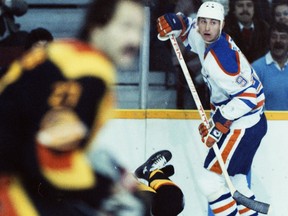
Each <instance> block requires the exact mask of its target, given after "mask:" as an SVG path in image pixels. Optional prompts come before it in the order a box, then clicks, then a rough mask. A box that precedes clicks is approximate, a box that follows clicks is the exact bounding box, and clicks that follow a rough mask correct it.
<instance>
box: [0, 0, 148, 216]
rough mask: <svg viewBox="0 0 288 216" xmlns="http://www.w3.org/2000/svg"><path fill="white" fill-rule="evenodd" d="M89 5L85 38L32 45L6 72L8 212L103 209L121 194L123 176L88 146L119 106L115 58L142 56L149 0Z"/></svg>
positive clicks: (1, 172) (1, 127) (1, 116)
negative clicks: (91, 155) (110, 172)
mask: <svg viewBox="0 0 288 216" xmlns="http://www.w3.org/2000/svg"><path fill="white" fill-rule="evenodd" d="M87 9H88V11H87V13H86V16H85V19H84V23H83V25H82V29H80V36H79V40H77V39H66V40H57V41H53V42H51V43H49V44H48V46H47V47H43V48H41V49H32V50H30V51H29V52H28V53H27V54H25V55H24V56H23V57H21V58H20V59H19V60H16V61H14V62H13V63H12V65H11V67H9V69H8V71H7V72H6V73H5V75H4V76H3V77H2V78H1V79H0V133H1V136H0V191H1V193H0V203H1V208H0V215H15V214H17V213H18V212H19V211H20V213H21V215H29V216H35V215H41V216H51V215H53V216H63V215H65V216H66V215H69V216H76V215H77V216H83V215H98V213H99V215H102V214H101V213H102V212H110V209H109V208H110V207H111V205H109V204H110V202H109V201H108V200H111V202H112V201H113V199H114V198H115V199H116V197H117V198H119V196H117V192H118V190H117V189H118V184H116V185H115V184H114V183H115V181H114V179H113V178H110V177H108V176H107V175H106V174H105V172H103V170H99V171H97V170H94V169H93V167H92V166H91V164H90V162H88V160H87V158H86V153H87V151H88V150H89V146H90V144H91V143H92V140H94V139H95V137H96V136H97V135H98V132H99V129H100V128H101V126H103V124H104V123H105V122H106V121H107V120H108V118H109V117H110V114H111V111H112V109H113V107H114V106H113V104H114V103H113V102H114V92H113V84H114V83H115V70H116V68H115V66H116V67H118V66H119V67H120V66H126V65H130V64H132V62H134V60H135V56H136V54H137V50H138V48H139V45H140V42H141V35H142V28H143V20H144V14H143V5H142V1H141V0H109V1H106V0H93V1H91V4H89V5H88V7H87ZM99 160H100V159H99ZM111 160H112V159H111ZM101 164H102V165H103V167H105V166H106V165H107V166H108V167H109V164H106V163H105V161H101ZM111 169H112V168H111ZM115 172H116V171H115ZM116 176H119V179H118V180H119V181H120V179H121V177H122V175H121V173H116ZM116 182H117V180H116ZM122 188H123V187H122ZM15 190H16V194H17V195H16V196H14V193H11V191H15ZM121 191H122V190H121ZM125 191H126V192H127V193H125V194H126V195H130V196H129V197H130V199H129V200H133V205H130V206H129V207H131V208H125V209H131V210H135V211H136V213H135V214H134V215H141V211H142V208H140V207H141V206H142V205H141V204H140V201H139V199H137V198H136V197H135V196H134V191H133V190H132V191H131V192H130V191H129V189H128V188H127V189H126V190H125ZM129 192H130V193H129ZM115 193H116V194H115ZM118 195H119V194H118ZM121 195H122V193H121V194H120V197H121ZM110 198H111V199H110ZM123 200H124V198H123ZM125 200H126V199H125ZM106 201H107V202H106ZM104 203H106V204H107V205H104V206H103V205H102V204H104ZM135 203H138V205H135ZM127 204H128V205H129V204H130V202H129V203H128V202H127V203H126V205H127ZM111 208H112V207H111ZM112 210H113V211H114V210H115V209H112ZM112 210H111V211H112ZM100 212H101V213H100ZM106 215H108V213H106ZM111 215H116V214H113V213H111Z"/></svg>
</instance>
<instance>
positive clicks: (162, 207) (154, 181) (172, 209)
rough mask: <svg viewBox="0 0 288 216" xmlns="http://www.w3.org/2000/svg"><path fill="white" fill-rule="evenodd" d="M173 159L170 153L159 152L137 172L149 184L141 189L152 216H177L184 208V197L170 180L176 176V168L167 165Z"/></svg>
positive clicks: (143, 185) (137, 175)
mask: <svg viewBox="0 0 288 216" xmlns="http://www.w3.org/2000/svg"><path fill="white" fill-rule="evenodd" d="M171 158H172V153H171V152H170V151H168V150H162V151H158V152H156V153H154V154H153V155H151V156H150V157H149V158H148V159H147V161H146V162H145V163H143V164H142V165H141V166H139V167H138V168H137V169H136V171H135V175H136V177H137V178H139V180H140V181H141V180H145V182H147V184H144V183H141V184H140V185H139V187H140V190H141V191H142V195H144V196H145V197H146V198H148V201H149V202H148V207H149V209H150V208H151V213H152V215H157V216H177V215H178V214H180V213H181V211H182V210H183V208H184V195H183V193H182V191H181V189H180V188H179V187H178V186H177V185H176V184H175V183H174V182H173V181H171V179H170V176H172V175H174V167H173V165H166V164H167V163H168V162H169V161H170V160H171ZM149 215H150V214H149Z"/></svg>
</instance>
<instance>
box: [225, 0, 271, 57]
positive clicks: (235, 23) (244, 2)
mask: <svg viewBox="0 0 288 216" xmlns="http://www.w3.org/2000/svg"><path fill="white" fill-rule="evenodd" d="M258 9H259V5H258V3H257V0H230V2H229V12H228V15H227V16H226V18H225V26H224V31H225V32H226V33H227V34H229V35H230V36H231V37H232V38H233V39H234V41H235V43H236V44H237V45H238V46H239V48H240V49H241V51H242V52H243V53H244V55H245V56H246V57H247V59H248V61H249V62H253V61H254V60H256V59H258V58H259V57H261V56H263V55H264V54H265V53H266V52H267V51H268V37H269V24H268V23H267V22H265V21H264V20H263V19H260V18H259V16H258V14H259V11H258Z"/></svg>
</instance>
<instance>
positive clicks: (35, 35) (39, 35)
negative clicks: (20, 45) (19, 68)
mask: <svg viewBox="0 0 288 216" xmlns="http://www.w3.org/2000/svg"><path fill="white" fill-rule="evenodd" d="M53 40H54V37H53V36H52V34H51V33H50V32H49V31H48V30H47V29H44V28H36V29H33V30H32V31H31V32H30V33H29V34H28V35H27V38H26V41H25V43H24V50H23V52H24V51H26V50H29V49H31V48H32V47H42V46H46V45H47V43H48V42H51V41H53ZM8 68H9V65H6V66H2V67H1V68H0V78H1V77H2V76H3V75H4V74H5V73H6V71H7V70H8Z"/></svg>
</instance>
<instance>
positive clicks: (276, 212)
mask: <svg viewBox="0 0 288 216" xmlns="http://www.w3.org/2000/svg"><path fill="white" fill-rule="evenodd" d="M207 114H208V113H207ZM265 114H266V116H267V119H268V133H267V135H266V136H265V138H264V140H263V142H262V145H261V146H260V148H259V150H258V152H257V154H256V156H255V160H254V162H253V166H252V171H251V188H252V190H253V191H254V192H255V194H256V197H257V199H258V200H261V201H264V202H268V203H270V204H271V206H272V212H271V213H270V214H269V216H286V214H287V212H288V206H287V205H286V203H285V200H286V196H285V194H288V187H287V186H286V184H287V182H288V169H287V168H286V166H287V163H288V157H287V152H288V143H287V140H288V132H287V128H288V112H268V111H267V112H266V113H265ZM199 123H200V118H199V115H198V112H197V111H194V110H185V111H183V110H116V111H115V113H114V117H113V119H112V120H110V121H109V122H108V124H107V125H106V126H105V127H104V128H103V129H102V132H101V133H100V135H99V136H98V138H97V139H96V141H95V143H94V144H95V146H100V147H102V148H106V149H108V150H109V151H110V152H111V153H112V154H114V155H115V156H116V157H117V158H118V159H119V161H120V162H121V163H122V164H123V165H124V166H126V167H127V169H128V170H130V171H131V172H133V171H134V170H135V168H137V166H138V165H140V164H142V163H143V161H145V160H146V158H147V157H148V156H150V155H151V154H152V153H154V152H155V151H158V150H161V149H168V150H170V151H171V152H172V153H173V158H172V160H171V163H172V164H173V165H174V166H175V170H176V173H175V175H174V176H173V177H172V180H174V181H175V182H176V183H177V184H178V185H179V186H180V187H181V188H182V190H183V192H184V194H185V203H186V205H185V209H184V211H183V212H182V214H181V215H182V216H194V215H197V216H207V215H209V210H208V207H207V202H206V200H205V197H203V196H202V194H201V193H200V192H199V190H198V187H197V179H199V176H201V172H202V170H203V169H202V165H203V160H204V157H205V155H206V151H207V148H206V147H205V146H204V145H203V144H202V143H201V141H200V136H199V134H198V129H197V128H198V125H199ZM197 177H198V178H197Z"/></svg>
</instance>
